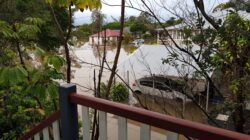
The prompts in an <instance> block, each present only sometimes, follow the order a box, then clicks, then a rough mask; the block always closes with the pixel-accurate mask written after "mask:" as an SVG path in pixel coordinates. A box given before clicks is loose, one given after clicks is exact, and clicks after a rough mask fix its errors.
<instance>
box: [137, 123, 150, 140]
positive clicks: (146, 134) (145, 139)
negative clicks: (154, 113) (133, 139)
mask: <svg viewBox="0 0 250 140" xmlns="http://www.w3.org/2000/svg"><path fill="white" fill-rule="evenodd" d="M150 139H151V130H150V126H149V125H147V124H141V128H140V140H150Z"/></svg>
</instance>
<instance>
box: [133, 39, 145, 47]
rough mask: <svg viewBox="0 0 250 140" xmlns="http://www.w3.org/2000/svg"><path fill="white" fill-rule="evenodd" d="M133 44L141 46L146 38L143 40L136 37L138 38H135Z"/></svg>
mask: <svg viewBox="0 0 250 140" xmlns="http://www.w3.org/2000/svg"><path fill="white" fill-rule="evenodd" d="M132 44H133V45H134V46H140V45H142V44H144V40H143V39H136V40H134V41H133V42H132Z"/></svg>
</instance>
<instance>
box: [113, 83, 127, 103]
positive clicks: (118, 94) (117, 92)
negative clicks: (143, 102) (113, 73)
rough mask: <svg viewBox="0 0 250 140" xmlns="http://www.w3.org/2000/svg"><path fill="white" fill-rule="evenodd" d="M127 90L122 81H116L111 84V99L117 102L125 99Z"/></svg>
mask: <svg viewBox="0 0 250 140" xmlns="http://www.w3.org/2000/svg"><path fill="white" fill-rule="evenodd" d="M128 98H129V92H128V89H127V87H126V86H125V85H124V84H122V83H116V84H114V85H113V86H112V92H111V99H112V100H113V101H117V102H124V101H127V100H128Z"/></svg>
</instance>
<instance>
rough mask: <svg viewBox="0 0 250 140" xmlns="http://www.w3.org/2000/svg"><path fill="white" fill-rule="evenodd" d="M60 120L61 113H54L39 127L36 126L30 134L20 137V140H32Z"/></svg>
mask: <svg viewBox="0 0 250 140" xmlns="http://www.w3.org/2000/svg"><path fill="white" fill-rule="evenodd" d="M59 118H60V111H56V112H54V113H53V114H51V115H50V116H49V117H48V118H46V119H45V120H43V121H42V122H41V123H40V124H39V125H37V126H35V127H34V128H32V129H31V130H30V131H29V132H28V133H26V134H25V135H23V136H22V137H20V138H19V140H28V139H30V138H32V137H33V136H34V135H35V134H37V133H39V132H41V131H42V130H43V129H44V128H46V127H48V126H49V125H51V124H52V123H53V122H55V121H56V120H59Z"/></svg>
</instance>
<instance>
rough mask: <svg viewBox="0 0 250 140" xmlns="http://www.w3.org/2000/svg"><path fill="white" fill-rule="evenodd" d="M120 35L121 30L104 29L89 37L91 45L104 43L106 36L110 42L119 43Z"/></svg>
mask: <svg viewBox="0 0 250 140" xmlns="http://www.w3.org/2000/svg"><path fill="white" fill-rule="evenodd" d="M119 36H120V33H119V31H114V30H110V29H106V30H104V31H101V32H99V33H96V34H93V35H91V36H90V37H89V44H90V45H104V40H105V38H106V41H107V43H108V44H110V43H117V42H118V39H119Z"/></svg>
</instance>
